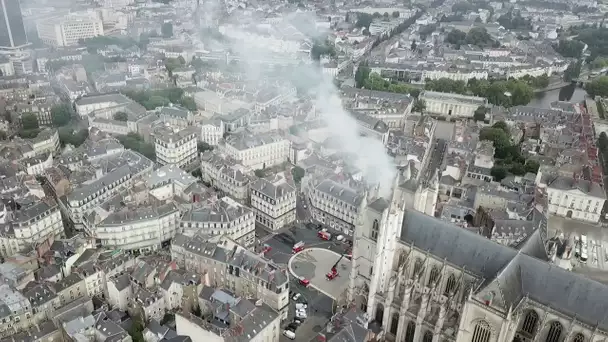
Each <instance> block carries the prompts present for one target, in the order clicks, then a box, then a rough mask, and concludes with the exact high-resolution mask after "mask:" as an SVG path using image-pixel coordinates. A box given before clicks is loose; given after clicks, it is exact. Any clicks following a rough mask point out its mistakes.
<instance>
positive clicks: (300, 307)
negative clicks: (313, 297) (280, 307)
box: [296, 303, 308, 310]
mask: <svg viewBox="0 0 608 342" xmlns="http://www.w3.org/2000/svg"><path fill="white" fill-rule="evenodd" d="M307 308H308V305H306V304H303V303H296V310H306V309H307Z"/></svg>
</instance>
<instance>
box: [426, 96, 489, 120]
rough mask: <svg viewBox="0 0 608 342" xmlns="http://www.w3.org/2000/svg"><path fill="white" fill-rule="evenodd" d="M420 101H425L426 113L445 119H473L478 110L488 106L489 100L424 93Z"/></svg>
mask: <svg viewBox="0 0 608 342" xmlns="http://www.w3.org/2000/svg"><path fill="white" fill-rule="evenodd" d="M420 99H422V100H424V102H425V104H426V110H425V112H426V113H429V114H431V115H437V116H442V117H445V118H451V117H466V118H472V117H473V115H474V114H475V110H477V108H479V107H480V106H485V105H486V104H487V100H486V99H484V98H483V97H477V96H467V95H460V94H452V93H440V92H435V91H424V92H422V93H421V94H420Z"/></svg>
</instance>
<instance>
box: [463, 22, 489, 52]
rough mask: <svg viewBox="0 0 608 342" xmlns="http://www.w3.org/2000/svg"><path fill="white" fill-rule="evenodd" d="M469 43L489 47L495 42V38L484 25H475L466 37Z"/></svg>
mask: <svg viewBox="0 0 608 342" xmlns="http://www.w3.org/2000/svg"><path fill="white" fill-rule="evenodd" d="M465 41H466V43H467V44H472V45H477V46H479V47H489V46H492V45H493V44H494V39H492V36H491V35H490V34H489V33H488V30H486V29H485V28H484V27H473V28H472V29H471V30H469V32H468V33H467V36H466V38H465Z"/></svg>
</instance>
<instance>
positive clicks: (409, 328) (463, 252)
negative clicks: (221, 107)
mask: <svg viewBox="0 0 608 342" xmlns="http://www.w3.org/2000/svg"><path fill="white" fill-rule="evenodd" d="M412 198H413V196H412V192H411V191H409V190H408V189H407V188H404V187H400V186H396V188H395V191H394V193H393V195H392V198H391V199H390V201H387V200H385V199H382V198H380V199H373V198H372V199H370V200H369V201H368V200H367V199H366V200H364V201H363V203H361V207H360V212H361V214H360V215H359V217H358V220H357V229H356V230H355V232H356V236H355V239H354V241H355V245H354V248H353V259H352V260H353V269H352V272H351V275H350V285H349V291H348V300H349V301H350V303H351V304H352V305H356V306H357V307H358V308H360V309H362V310H363V311H366V312H367V318H368V322H369V323H368V328H369V329H371V330H373V331H376V332H378V333H379V334H380V335H379V337H380V338H384V339H385V340H386V341H407V342H420V341H422V342H438V341H441V342H444V341H445V342H448V341H456V342H460V341H473V342H511V341H517V342H532V341H542V342H597V341H604V340H605V339H606V338H607V337H608V316H607V315H606V312H608V300H606V299H605V298H608V287H607V286H605V285H603V284H600V283H598V282H596V281H594V280H591V279H588V278H586V277H584V276H582V275H579V274H576V273H573V272H569V271H567V270H565V269H562V268H559V267H556V266H553V265H552V264H551V263H550V262H548V260H549V257H548V253H547V250H546V247H545V246H546V245H545V241H546V232H545V227H544V226H541V227H540V228H539V229H537V230H536V231H534V233H533V234H531V235H530V236H529V237H528V238H527V239H525V240H524V241H522V242H521V243H520V244H518V245H517V248H516V249H514V248H511V247H508V246H504V245H500V244H498V243H496V242H493V241H491V240H489V239H486V238H484V237H483V236H482V235H478V234H475V233H472V232H470V231H468V230H465V229H462V228H459V227H457V226H455V225H453V224H451V223H450V222H445V221H441V220H438V219H436V218H434V217H431V216H427V215H424V214H423V213H420V212H417V211H414V210H412V209H410V208H409V207H410V206H411V204H412V202H413V201H412ZM404 203H405V205H404Z"/></svg>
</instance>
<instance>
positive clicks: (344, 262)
mask: <svg viewBox="0 0 608 342" xmlns="http://www.w3.org/2000/svg"><path fill="white" fill-rule="evenodd" d="M340 257H341V254H338V253H336V252H334V251H331V250H328V249H323V248H308V249H305V250H304V251H302V252H300V253H297V254H295V255H294V256H292V257H291V259H290V260H289V271H290V272H291V274H292V275H293V276H294V277H296V278H300V279H301V278H304V279H308V280H309V281H310V286H312V287H314V288H315V289H317V290H318V291H319V292H321V293H323V294H325V295H327V296H328V297H330V298H332V299H334V300H336V299H338V298H340V296H342V295H343V294H344V293H345V291H346V289H347V288H348V279H349V274H350V270H351V261H350V260H348V259H347V258H346V257H344V258H342V259H341V260H340V262H339V263H338V265H337V266H336V269H337V271H338V274H339V275H338V276H337V277H336V278H334V279H333V280H327V278H326V277H325V275H326V274H327V273H329V271H330V269H331V267H332V266H333V265H334V264H335V263H336V262H337V261H338V260H339V259H340Z"/></svg>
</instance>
